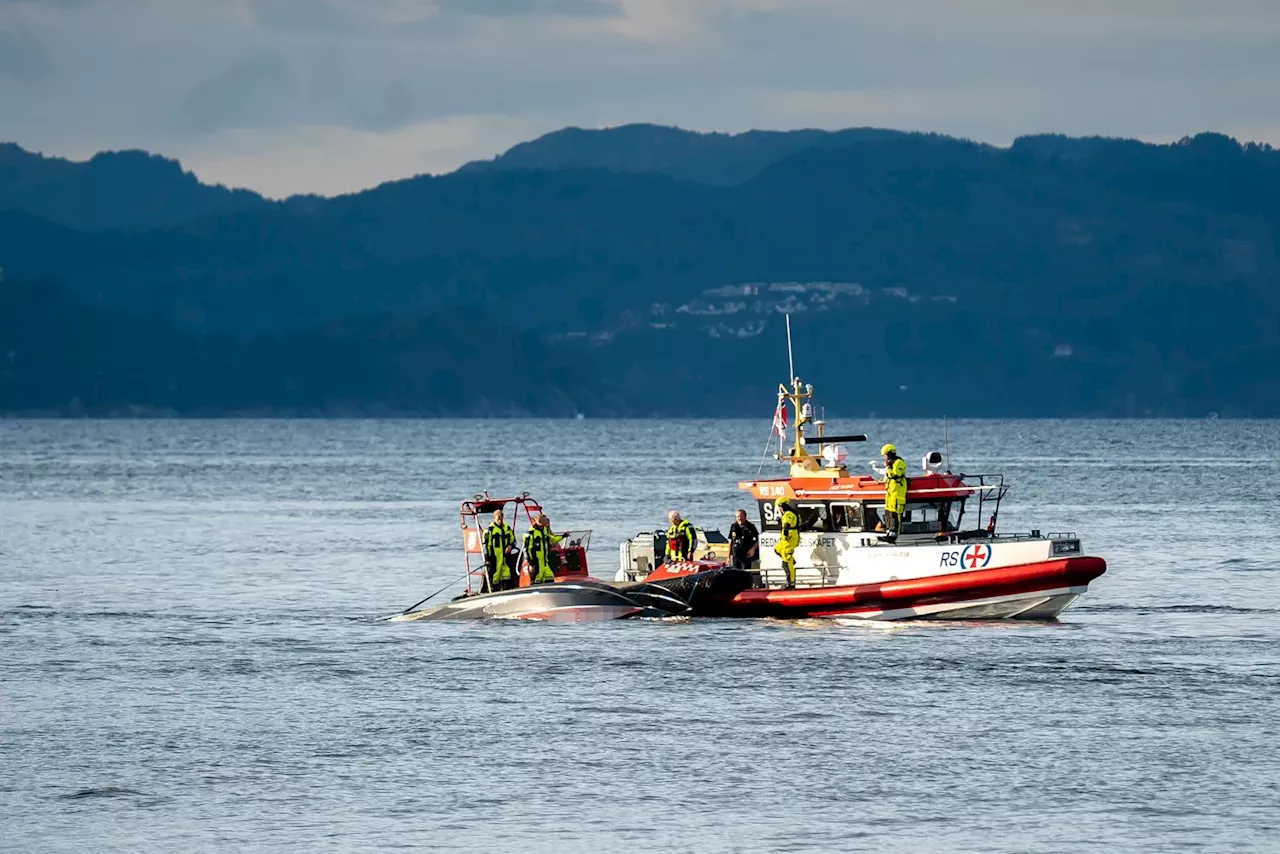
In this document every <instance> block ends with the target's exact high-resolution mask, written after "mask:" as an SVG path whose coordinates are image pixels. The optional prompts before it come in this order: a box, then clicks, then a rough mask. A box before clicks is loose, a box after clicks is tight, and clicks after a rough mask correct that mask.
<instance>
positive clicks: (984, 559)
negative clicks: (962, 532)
mask: <svg viewBox="0 0 1280 854" xmlns="http://www.w3.org/2000/svg"><path fill="white" fill-rule="evenodd" d="M960 560H961V561H962V562H963V563H964V565H965V567H966V568H968V569H980V568H982V567H984V566H986V565H987V564H989V563H991V548H990V547H989V546H984V545H977V544H975V545H972V546H965V548H964V551H963V552H961V554H960Z"/></svg>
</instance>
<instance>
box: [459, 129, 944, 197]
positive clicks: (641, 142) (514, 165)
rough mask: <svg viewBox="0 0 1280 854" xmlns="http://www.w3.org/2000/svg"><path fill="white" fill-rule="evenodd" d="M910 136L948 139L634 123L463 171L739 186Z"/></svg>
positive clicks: (527, 148)
mask: <svg viewBox="0 0 1280 854" xmlns="http://www.w3.org/2000/svg"><path fill="white" fill-rule="evenodd" d="M907 136H916V137H922V138H933V139H946V137H942V136H939V135H937V134H912V133H908V132H905V131H896V130H882V129H879V128H849V129H847V130H838V131H827V130H815V129H806V130H790V131H765V130H752V131H746V132H744V133H737V134H728V133H698V132H696V131H689V130H683V129H681V128H673V127H665V126H662V125H651V124H632V125H622V126H620V127H614V128H605V129H600V130H585V129H583V128H576V127H571V128H564V129H563V130H558V131H553V132H552V133H548V134H545V135H543V136H540V137H538V138H537V139H534V140H530V141H529V142H522V143H520V144H519V145H516V146H513V147H512V148H510V149H508V150H507V151H506V152H505V153H503V154H500V155H498V156H497V157H495V158H493V159H492V160H477V161H472V162H470V163H467V164H466V165H464V166H463V167H462V168H461V169H460V170H459V171H464V172H465V171H474V170H486V169H492V170H513V169H528V170H546V169H605V170H608V171H610V172H640V173H649V174H655V175H667V176H669V177H672V178H679V179H682V180H686V181H696V182H698V183H702V184H712V185H718V186H729V185H732V184H740V183H742V182H743V181H746V180H748V179H750V178H752V177H754V176H756V175H758V174H759V173H760V172H761V171H762V170H763V169H765V168H766V167H768V166H769V165H770V164H773V163H777V162H778V161H779V160H782V159H784V158H786V157H789V156H791V155H793V154H796V153H798V152H801V151H804V150H806V149H810V148H839V147H842V146H847V145H852V144H855V143H859V142H873V141H883V140H891V139H901V138H903V137H907Z"/></svg>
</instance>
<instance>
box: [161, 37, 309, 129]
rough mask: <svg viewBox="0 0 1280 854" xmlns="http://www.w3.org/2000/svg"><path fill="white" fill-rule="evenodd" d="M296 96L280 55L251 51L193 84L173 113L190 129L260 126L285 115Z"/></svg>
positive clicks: (288, 68)
mask: <svg viewBox="0 0 1280 854" xmlns="http://www.w3.org/2000/svg"><path fill="white" fill-rule="evenodd" d="M297 96H298V85H297V81H296V79H295V77H294V74H293V71H292V69H291V68H290V67H289V63H288V62H287V61H286V60H285V59H284V57H282V56H281V55H280V54H278V53H274V52H270V51H252V52H250V53H247V54H245V55H244V56H242V57H240V58H239V59H237V60H236V61H234V62H232V63H231V64H230V65H228V66H227V67H225V68H223V69H221V70H220V71H218V72H217V73H215V74H213V75H210V76H209V77H206V78H205V79H203V80H201V81H200V82H199V83H197V84H196V85H195V86H193V87H192V88H191V90H190V91H189V92H188V93H187V95H186V97H185V98H184V99H183V101H182V104H181V105H180V106H179V108H178V110H177V112H176V114H175V115H176V118H177V120H178V123H179V126H180V127H181V128H183V129H184V130H187V131H190V132H193V133H201V132H207V131H211V130H217V129H219V128H225V127H244V126H249V127H261V126H263V125H270V124H275V123H277V122H279V121H280V120H282V119H283V118H285V117H286V115H287V114H288V112H289V110H290V103H291V101H292V99H294V98H296V97H297Z"/></svg>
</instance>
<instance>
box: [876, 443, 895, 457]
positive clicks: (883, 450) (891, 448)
mask: <svg viewBox="0 0 1280 854" xmlns="http://www.w3.org/2000/svg"><path fill="white" fill-rule="evenodd" d="M896 453H898V449H897V448H895V447H894V446H893V445H885V446H884V447H883V448H881V449H880V455H881V456H884V455H885V454H896Z"/></svg>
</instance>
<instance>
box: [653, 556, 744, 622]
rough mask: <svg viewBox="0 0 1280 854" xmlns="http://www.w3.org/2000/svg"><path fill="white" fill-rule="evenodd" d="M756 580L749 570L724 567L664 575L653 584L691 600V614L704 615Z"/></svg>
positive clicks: (687, 600) (685, 600) (677, 596)
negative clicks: (685, 573) (671, 575)
mask: <svg viewBox="0 0 1280 854" xmlns="http://www.w3.org/2000/svg"><path fill="white" fill-rule="evenodd" d="M753 580H754V578H753V576H752V573H750V572H748V571H747V570H745V569H732V568H729V567H721V568H719V569H708V570H705V571H703V572H695V573H693V574H691V575H678V576H676V577H674V578H662V579H659V580H657V581H651V582H649V584H650V585H652V586H656V587H663V588H665V589H666V590H668V591H669V592H670V593H671V595H672V596H675V597H676V598H677V599H680V600H681V601H684V602H687V603H689V609H690V616H700V615H702V614H705V613H708V612H715V611H718V610H719V609H720V608H721V607H722V606H723V605H724V604H725V603H727V602H728V601H729V600H731V599H733V597H735V596H737V595H738V594H739V593H741V592H742V591H743V590H746V589H747V588H749V587H750V586H751V584H752V582H753Z"/></svg>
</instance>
